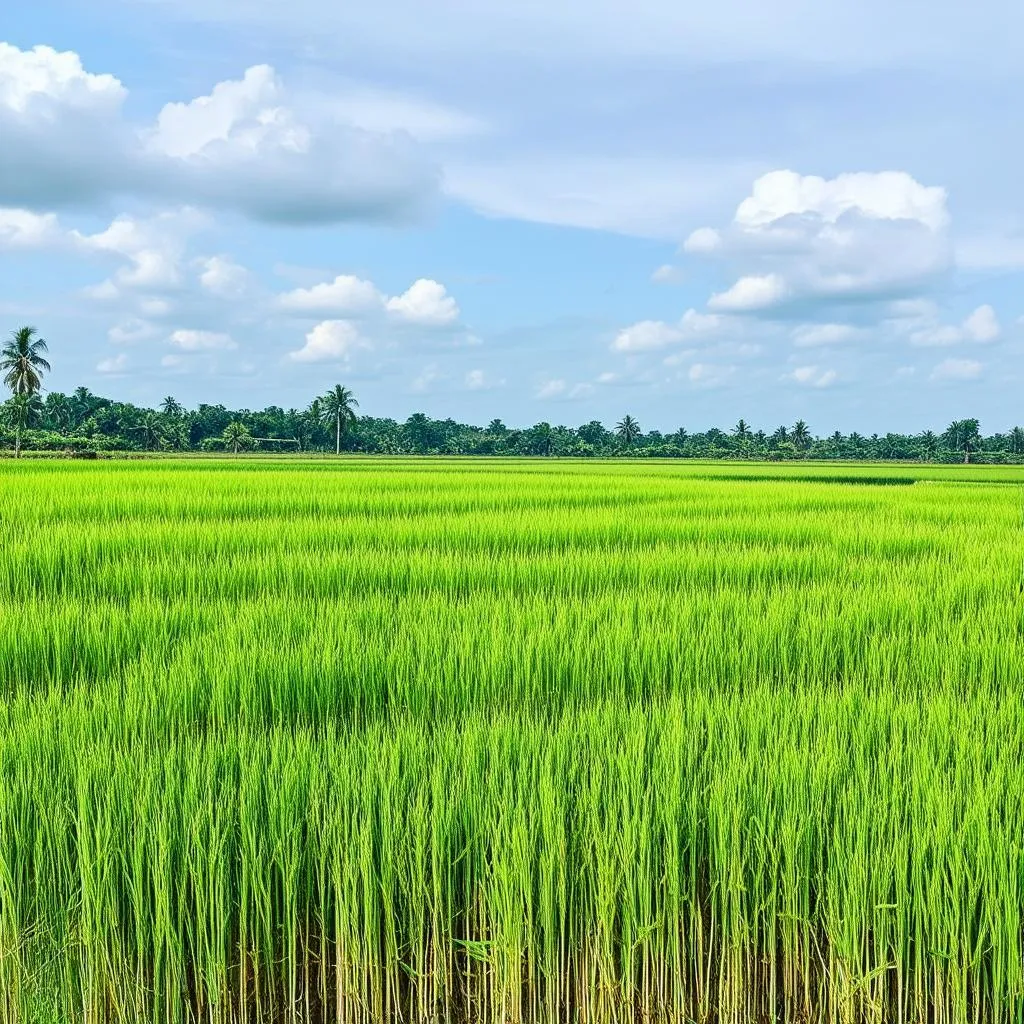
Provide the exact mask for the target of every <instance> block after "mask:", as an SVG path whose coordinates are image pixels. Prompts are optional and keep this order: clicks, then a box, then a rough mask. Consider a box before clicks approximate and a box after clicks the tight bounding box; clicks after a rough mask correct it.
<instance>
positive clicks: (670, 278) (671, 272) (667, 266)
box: [651, 263, 686, 284]
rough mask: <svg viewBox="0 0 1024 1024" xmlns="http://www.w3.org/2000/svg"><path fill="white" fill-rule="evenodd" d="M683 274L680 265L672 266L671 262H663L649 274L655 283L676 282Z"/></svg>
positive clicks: (683, 276)
mask: <svg viewBox="0 0 1024 1024" xmlns="http://www.w3.org/2000/svg"><path fill="white" fill-rule="evenodd" d="M685 276H686V275H685V274H684V273H683V270H682V268H681V267H674V266H672V264H671V263H663V264H662V265H661V266H660V267H658V269H657V270H655V271H654V273H653V274H651V280H652V281H653V282H654V283H655V284H678V283H679V282H680V281H682V280H683V279H684V278H685Z"/></svg>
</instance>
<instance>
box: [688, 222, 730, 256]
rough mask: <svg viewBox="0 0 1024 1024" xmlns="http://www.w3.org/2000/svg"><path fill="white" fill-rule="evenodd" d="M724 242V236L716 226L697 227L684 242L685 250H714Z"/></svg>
mask: <svg viewBox="0 0 1024 1024" xmlns="http://www.w3.org/2000/svg"><path fill="white" fill-rule="evenodd" d="M721 244H722V236H721V235H720V234H719V233H718V232H717V231H716V230H715V229H714V228H697V230H696V231H691V232H690V236H689V237H688V238H687V239H686V241H685V242H684V243H683V251H684V252H714V251H715V250H716V249H718V248H719V247H720V246H721Z"/></svg>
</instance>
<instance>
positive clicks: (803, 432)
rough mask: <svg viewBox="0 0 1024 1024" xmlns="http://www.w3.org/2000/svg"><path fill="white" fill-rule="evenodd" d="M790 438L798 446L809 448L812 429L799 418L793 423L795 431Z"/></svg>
mask: <svg viewBox="0 0 1024 1024" xmlns="http://www.w3.org/2000/svg"><path fill="white" fill-rule="evenodd" d="M789 439H790V440H791V441H792V442H793V444H795V445H796V446H797V448H801V449H802V448H807V447H809V446H810V443H811V429H810V427H808V426H807V424H806V423H804V421H803V420H797V421H796V423H794V424H793V433H792V434H790V435H789Z"/></svg>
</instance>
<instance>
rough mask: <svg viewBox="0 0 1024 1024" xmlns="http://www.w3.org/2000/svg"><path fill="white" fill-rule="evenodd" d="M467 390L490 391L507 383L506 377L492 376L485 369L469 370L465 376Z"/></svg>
mask: <svg viewBox="0 0 1024 1024" xmlns="http://www.w3.org/2000/svg"><path fill="white" fill-rule="evenodd" d="M464 380H465V385H466V390H467V391H490V390H491V389H492V388H500V387H503V386H504V384H505V379H504V378H503V377H502V378H495V377H492V376H491V375H490V374H488V373H486V372H485V371H483V370H469V371H468V372H467V373H466V376H465V378H464Z"/></svg>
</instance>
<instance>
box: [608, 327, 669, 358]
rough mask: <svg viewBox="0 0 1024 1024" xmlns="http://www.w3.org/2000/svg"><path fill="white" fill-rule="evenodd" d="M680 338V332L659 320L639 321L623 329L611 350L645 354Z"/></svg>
mask: <svg viewBox="0 0 1024 1024" xmlns="http://www.w3.org/2000/svg"><path fill="white" fill-rule="evenodd" d="M681 338H682V331H680V330H679V328H678V327H673V326H672V325H671V324H667V323H665V322H664V321H661V320H641V321H640V322H639V323H636V324H632V325H631V326H629V327H624V328H623V329H622V330H621V331H619V333H618V334H617V335H616V336H615V340H614V341H613V342H612V348H613V349H614V350H615V351H616V352H647V351H650V350H651V349H658V348H664V347H665V346H666V345H672V344H674V343H675V342H677V341H679V340H680V339H681Z"/></svg>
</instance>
